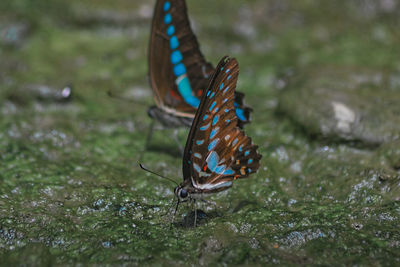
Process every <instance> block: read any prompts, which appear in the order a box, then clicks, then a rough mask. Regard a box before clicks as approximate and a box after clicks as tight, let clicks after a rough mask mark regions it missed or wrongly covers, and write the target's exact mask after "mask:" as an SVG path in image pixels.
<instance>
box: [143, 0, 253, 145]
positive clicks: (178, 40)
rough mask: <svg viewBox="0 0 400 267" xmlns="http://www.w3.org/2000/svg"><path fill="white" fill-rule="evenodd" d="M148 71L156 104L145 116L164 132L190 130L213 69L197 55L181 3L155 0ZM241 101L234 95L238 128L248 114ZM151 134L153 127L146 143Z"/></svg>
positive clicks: (176, 0) (239, 95) (237, 95)
mask: <svg viewBox="0 0 400 267" xmlns="http://www.w3.org/2000/svg"><path fill="white" fill-rule="evenodd" d="M149 71H150V83H151V87H152V89H153V93H154V99H155V102H156V106H152V107H150V108H149V110H148V114H149V116H150V117H151V118H153V119H155V120H157V121H159V122H160V123H161V124H162V125H163V126H164V127H167V128H176V127H181V126H186V127H190V126H191V125H192V121H193V118H194V116H195V113H196V110H197V108H198V107H199V104H200V98H201V96H202V94H203V91H204V90H205V89H206V88H207V85H208V82H209V78H210V76H211V75H212V74H213V73H214V71H215V69H214V68H213V66H212V65H211V64H210V63H208V62H207V61H206V60H205V59H204V56H203V55H202V53H201V52H200V49H199V44H198V42H197V39H196V36H195V35H194V34H193V31H192V29H191V27H190V22H189V18H188V16H187V8H186V3H185V0H157V3H156V6H155V10H154V16H153V23H152V30H151V39H150V56H149ZM243 98H244V94H243V93H239V92H235V107H236V116H237V117H238V125H239V127H243V125H244V124H245V123H248V122H250V112H251V111H252V109H251V108H249V107H247V106H245V105H244V103H243ZM153 122H154V121H153ZM152 131H153V124H152V128H151V130H150V133H149V136H148V142H150V139H151V134H152ZM146 146H147V144H146Z"/></svg>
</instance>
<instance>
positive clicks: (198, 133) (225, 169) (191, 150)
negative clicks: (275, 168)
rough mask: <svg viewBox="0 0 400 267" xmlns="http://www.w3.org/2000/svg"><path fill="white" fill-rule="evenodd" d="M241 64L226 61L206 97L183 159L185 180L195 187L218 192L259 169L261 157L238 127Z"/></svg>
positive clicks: (197, 114) (233, 60)
mask: <svg viewBox="0 0 400 267" xmlns="http://www.w3.org/2000/svg"><path fill="white" fill-rule="evenodd" d="M238 74H239V65H238V63H237V61H236V60H235V59H227V58H223V59H222V60H221V61H220V63H219V64H218V66H217V69H216V71H215V73H214V75H213V77H212V79H211V81H210V83H209V86H208V89H207V90H206V92H205V94H204V95H203V96H202V99H201V103H200V106H199V108H198V110H197V112H196V116H195V119H194V121H193V124H192V127H191V129H190V133H189V137H188V140H187V142H186V147H185V152H184V157H183V176H184V179H185V180H186V179H191V183H192V185H193V187H194V188H196V189H199V190H202V191H204V192H215V191H220V190H224V189H226V188H229V187H230V186H232V181H233V180H235V179H238V178H245V177H248V176H249V175H250V174H251V173H254V172H256V171H257V169H258V168H259V166H260V164H259V161H260V159H261V155H260V154H258V153H257V146H256V145H254V144H252V142H251V138H250V137H248V136H246V135H245V134H244V132H243V131H242V130H241V129H240V128H239V127H238V117H237V115H236V112H235V104H234V102H235V94H234V93H235V89H236V83H237V79H238Z"/></svg>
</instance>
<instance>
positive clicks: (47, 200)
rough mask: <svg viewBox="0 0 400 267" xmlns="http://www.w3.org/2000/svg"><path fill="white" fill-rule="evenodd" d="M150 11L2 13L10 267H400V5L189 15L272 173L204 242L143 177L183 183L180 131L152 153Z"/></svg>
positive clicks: (63, 7) (209, 5)
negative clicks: (232, 69) (233, 89)
mask: <svg viewBox="0 0 400 267" xmlns="http://www.w3.org/2000/svg"><path fill="white" fill-rule="evenodd" d="M153 4H154V1H144V0H137V1H128V0H117V1H112V4H111V2H110V1H104V0H102V1H96V2H93V1H90V0H79V1H78V0H72V1H61V0H55V1H51V3H50V4H49V3H48V1H45V0H37V1H35V3H33V2H32V1H29V0H13V1H8V0H6V1H1V2H0V15H1V16H0V58H1V60H0V265H5V266H10V265H15V264H28V263H29V264H32V265H38V266H44V265H56V264H57V265H59V264H62V265H65V264H77V263H81V264H100V265H108V264H112V265H115V264H126V265H143V264H146V265H177V266H179V265H182V266H183V265H187V264H192V265H227V264H229V265H265V264H285V265H298V264H299V265H381V266H395V265H399V264H400V230H399V229H400V228H399V225H400V144H399V131H400V130H399V116H400V114H399V108H398V105H397V104H396V101H395V100H396V99H399V96H400V78H399V77H400V75H399V74H398V73H399V72H400V61H399V60H395V59H396V58H397V59H398V58H400V52H399V51H400V50H399V49H398V47H399V45H400V35H399V31H398V28H399V26H400V14H399V10H400V3H399V2H397V1H393V0H379V1H376V0H346V1H344V0H343V1H335V2H332V3H331V2H329V3H326V2H321V1H314V0H312V1H286V0H268V1H265V0H254V1H239V0H234V1H230V3H229V5H226V4H225V2H223V1H217V2H216V1H211V0H207V1H188V7H189V12H190V17H191V20H192V25H193V28H194V30H195V32H196V33H197V35H198V38H199V42H200V44H201V49H202V51H203V53H204V54H205V55H206V57H207V59H208V60H210V61H211V62H212V63H213V64H216V63H217V62H218V61H219V59H220V58H221V57H222V56H224V55H227V54H228V55H230V56H233V57H236V58H237V59H238V61H239V64H240V68H241V72H240V76H239V88H240V90H241V91H243V92H244V93H245V94H246V103H248V104H249V105H250V106H251V107H252V108H253V109H254V112H253V116H252V123H251V124H250V125H248V126H246V133H247V134H248V135H249V136H251V137H252V139H253V141H254V143H256V144H258V145H259V152H260V153H261V154H262V155H263V158H262V160H261V167H260V169H259V171H258V173H257V174H255V175H253V176H252V177H251V178H249V179H243V180H240V181H235V183H234V186H233V187H232V188H231V189H230V190H228V191H225V192H222V193H219V194H217V195H214V196H212V197H211V198H210V199H208V200H209V201H210V202H211V203H198V206H197V207H196V208H197V215H198V221H197V227H193V223H194V208H195V207H192V206H190V205H186V204H182V205H181V206H180V207H179V210H178V213H177V214H176V216H175V217H173V210H174V208H175V207H174V203H173V199H174V194H173V188H174V184H173V183H170V182H169V181H167V180H163V179H160V178H157V177H155V176H153V175H150V174H148V173H145V172H143V171H142V170H141V169H140V168H139V166H138V164H137V161H138V160H139V159H141V161H142V162H143V164H144V165H145V166H146V167H147V168H150V169H152V170H154V171H156V172H159V173H161V174H163V175H165V176H168V177H172V178H173V179H174V180H175V181H177V182H180V181H181V180H182V174H181V161H182V159H181V152H180V150H179V146H178V145H177V144H176V142H175V141H174V132H173V131H172V130H157V131H156V132H155V133H154V137H153V139H152V141H151V145H150V148H149V150H148V151H147V152H146V153H143V148H144V144H145V141H146V136H147V132H148V129H149V126H150V123H151V120H150V119H149V118H148V116H147V108H148V107H149V106H150V105H153V104H154V102H153V100H152V95H151V91H150V88H149V85H148V76H147V46H148V39H149V31H150V22H151V15H152V8H153ZM217 10H218V12H215V11H217ZM110 91H112V92H113V94H116V95H119V96H121V97H122V98H123V99H125V100H120V99H115V98H111V97H110V96H109V93H108V92H110ZM187 133H188V130H187V129H180V130H179V132H178V140H180V142H181V145H184V143H185V139H186V135H187Z"/></svg>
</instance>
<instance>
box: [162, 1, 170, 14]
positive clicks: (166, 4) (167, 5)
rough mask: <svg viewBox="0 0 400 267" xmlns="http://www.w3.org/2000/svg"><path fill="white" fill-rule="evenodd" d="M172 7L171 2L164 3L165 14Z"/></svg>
mask: <svg viewBox="0 0 400 267" xmlns="http://www.w3.org/2000/svg"><path fill="white" fill-rule="evenodd" d="M170 7H171V3H170V2H169V1H166V2H165V3H164V12H167V11H168V10H169V9H170Z"/></svg>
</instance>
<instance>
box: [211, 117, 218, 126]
mask: <svg viewBox="0 0 400 267" xmlns="http://www.w3.org/2000/svg"><path fill="white" fill-rule="evenodd" d="M218 120H219V116H215V117H214V119H213V122H212V125H213V126H214V125H215V124H217V122H218Z"/></svg>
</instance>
